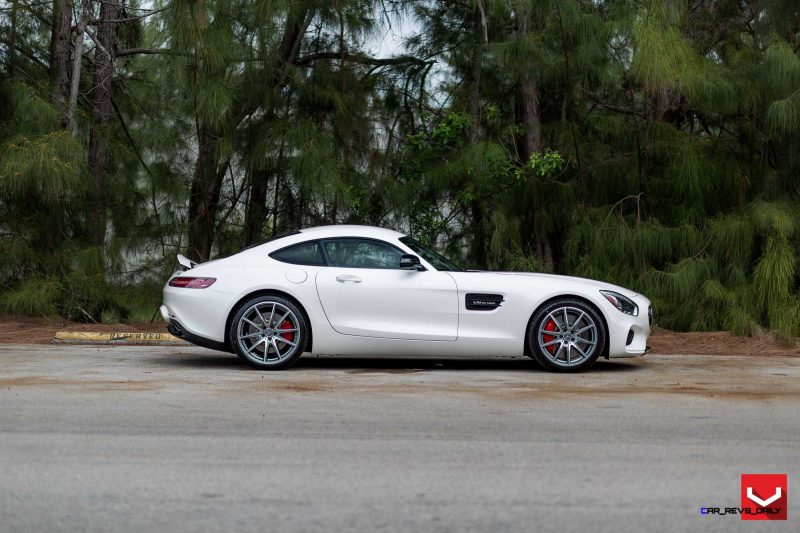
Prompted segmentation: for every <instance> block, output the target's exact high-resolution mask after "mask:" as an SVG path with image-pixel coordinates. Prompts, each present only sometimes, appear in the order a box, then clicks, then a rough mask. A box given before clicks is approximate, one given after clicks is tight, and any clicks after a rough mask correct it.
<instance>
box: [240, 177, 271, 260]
mask: <svg viewBox="0 0 800 533" xmlns="http://www.w3.org/2000/svg"><path fill="white" fill-rule="evenodd" d="M268 180H269V173H268V172H265V171H258V172H253V173H252V174H251V178H250V198H249V199H248V201H247V211H246V213H245V216H244V244H245V246H248V245H250V244H253V243H254V242H257V241H258V240H259V238H260V237H261V233H262V232H263V231H264V222H266V220H267V182H268Z"/></svg>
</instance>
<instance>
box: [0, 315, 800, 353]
mask: <svg viewBox="0 0 800 533" xmlns="http://www.w3.org/2000/svg"><path fill="white" fill-rule="evenodd" d="M62 330H68V331H93V332H94V331H100V332H130V331H141V332H163V331H165V327H164V324H163V322H161V320H157V321H155V322H152V323H148V322H134V323H130V324H84V323H76V322H69V321H65V320H63V319H59V318H44V317H18V316H8V315H6V316H0V344H3V343H18V344H50V343H51V342H52V340H53V336H54V335H55V333H56V331H62ZM648 343H649V345H650V347H651V350H650V352H649V353H651V354H702V355H749V356H760V355H766V356H773V355H778V356H781V355H783V356H800V343H798V344H796V345H795V346H793V347H790V346H786V345H785V344H784V343H781V342H779V341H777V340H776V339H775V338H774V337H773V336H772V335H769V334H765V335H762V336H760V337H737V336H735V335H732V334H731V333H728V332H726V331H715V332H703V333H677V332H674V331H668V330H665V329H659V328H656V329H655V331H654V332H653V334H652V335H651V337H650V340H649V342H648Z"/></svg>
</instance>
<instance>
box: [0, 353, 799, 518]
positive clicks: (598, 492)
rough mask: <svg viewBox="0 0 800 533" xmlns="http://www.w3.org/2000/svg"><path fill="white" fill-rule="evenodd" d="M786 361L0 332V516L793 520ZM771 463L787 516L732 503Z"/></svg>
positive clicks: (794, 379) (794, 436)
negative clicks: (520, 354) (234, 351)
mask: <svg viewBox="0 0 800 533" xmlns="http://www.w3.org/2000/svg"><path fill="white" fill-rule="evenodd" d="M799 378H800V359H798V358H790V357H724V356H690V355H689V356H686V355H681V356H648V357H646V358H643V359H636V360H626V361H612V362H600V363H599V364H598V365H597V366H596V367H595V369H593V370H592V371H590V372H587V373H583V374H577V375H563V374H551V373H547V372H544V371H541V370H539V369H538V368H537V367H536V366H535V363H533V361H531V360H528V359H523V358H518V359H507V358H497V359H481V360H474V359H472V360H471V359H460V360H459V359H420V358H414V359H398V358H391V359H387V358H358V359H356V358H344V357H322V358H316V357H308V356H307V357H304V358H303V359H301V360H300V362H299V364H298V365H297V366H295V367H294V368H293V369H291V370H288V371H283V372H259V371H255V370H251V369H250V368H249V367H247V366H246V365H245V364H244V363H242V362H240V361H239V360H238V359H237V358H236V357H235V356H232V355H226V354H220V353H216V352H211V351H208V350H203V349H199V348H187V347H152V346H151V347H143V346H142V347H123V346H114V347H107V346H75V345H59V346H56V345H53V346H50V345H0V479H2V483H0V531H76V530H80V531H104V532H105V531H150V530H162V531H166V530H169V531H256V530H258V531H276V532H281V531H303V532H315V531H326V532H327V531H375V530H378V531H492V532H494V531H559V532H561V531H564V532H569V531H601V532H604V531H608V532H615V533H616V532H627V531H635V532H641V531H706V530H708V531H759V532H762V531H797V530H798V529H800V528H799V527H798V524H800V498H798V489H797V488H796V487H798V479H800V471H799V470H800V468H798V466H800V379H799ZM762 472H763V473H787V474H788V476H789V490H788V494H789V519H788V521H786V522H768V523H755V522H746V521H741V520H740V518H739V517H738V516H735V515H728V516H709V515H701V513H700V508H701V507H723V508H724V507H737V506H739V503H740V475H741V474H742V473H762Z"/></svg>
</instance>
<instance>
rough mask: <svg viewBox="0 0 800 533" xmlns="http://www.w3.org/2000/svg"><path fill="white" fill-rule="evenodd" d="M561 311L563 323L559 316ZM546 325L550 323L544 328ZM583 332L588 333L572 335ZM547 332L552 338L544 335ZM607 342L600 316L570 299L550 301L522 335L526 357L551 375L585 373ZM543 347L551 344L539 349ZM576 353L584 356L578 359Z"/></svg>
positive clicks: (578, 356) (586, 305)
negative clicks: (526, 344)
mask: <svg viewBox="0 0 800 533" xmlns="http://www.w3.org/2000/svg"><path fill="white" fill-rule="evenodd" d="M565 309H566V311H567V316H566V320H565V319H564V316H563V315H564V310H565ZM581 314H583V316H582V315H581ZM579 317H580V318H579ZM549 322H551V323H550V324H548V323H549ZM564 323H566V324H567V327H566V328H564V327H563V325H564ZM590 323H591V324H592V325H593V326H594V330H592V328H591V327H589V325H590ZM556 328H558V329H556ZM584 328H588V329H586V330H585V331H581V332H580V333H579V334H577V335H576V334H575V332H576V331H580V330H582V329H584ZM551 330H552V331H553V333H554V334H553V335H548V332H549V331H551ZM562 330H563V331H562ZM584 337H585V339H584ZM607 338H608V334H607V332H606V328H605V323H604V322H603V320H602V318H601V317H600V313H599V312H598V311H597V310H596V309H595V308H594V307H593V306H591V305H589V304H587V303H586V302H584V301H582V300H576V299H574V298H562V299H559V300H554V301H552V302H550V303H548V304H547V305H545V306H544V307H542V308H541V309H539V310H538V311H537V312H536V313H535V314H534V316H533V318H532V319H531V321H530V324H529V325H528V331H527V332H526V339H527V341H528V350H529V354H528V355H529V356H530V357H531V358H532V359H534V360H535V361H536V362H537V363H539V365H541V366H542V367H543V368H545V369H546V370H550V371H553V372H581V371H583V370H586V369H587V368H589V367H590V366H592V365H593V364H594V363H595V361H597V358H598V357H600V354H602V353H603V350H604V348H605V343H606V339H607ZM562 341H564V342H563V344H562ZM590 342H594V344H590ZM547 343H551V344H550V346H547V347H545V346H543V344H547ZM576 346H577V348H576ZM565 347H566V348H565ZM589 348H590V349H591V351H589ZM573 351H574V353H576V358H577V359H576V361H577V362H574V361H572V356H571V354H572V353H573ZM579 352H582V353H583V354H584V355H580V353H579ZM562 358H563V360H562ZM567 358H569V363H568V362H567Z"/></svg>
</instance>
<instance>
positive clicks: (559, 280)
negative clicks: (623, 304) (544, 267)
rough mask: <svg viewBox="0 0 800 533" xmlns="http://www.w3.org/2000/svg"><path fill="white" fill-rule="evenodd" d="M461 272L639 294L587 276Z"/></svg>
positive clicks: (633, 295) (632, 295)
mask: <svg viewBox="0 0 800 533" xmlns="http://www.w3.org/2000/svg"><path fill="white" fill-rule="evenodd" d="M462 274H467V275H471V276H480V277H481V278H483V277H489V276H494V277H495V279H498V280H500V279H508V276H512V277H515V278H519V279H520V280H522V279H526V278H528V279H531V281H538V282H541V281H550V282H552V283H554V284H565V283H570V284H580V285H584V286H587V287H594V288H596V289H597V290H604V291H615V292H618V293H620V294H622V295H623V296H627V297H629V298H633V297H636V296H638V295H639V293H637V292H635V291H632V290H631V289H626V288H625V287H620V286H619V285H614V284H612V283H605V282H603V281H597V280H594V279H588V278H579V277H575V276H559V275H557V274H540V273H537V272H492V271H485V270H466V271H463V272H462Z"/></svg>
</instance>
